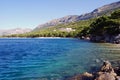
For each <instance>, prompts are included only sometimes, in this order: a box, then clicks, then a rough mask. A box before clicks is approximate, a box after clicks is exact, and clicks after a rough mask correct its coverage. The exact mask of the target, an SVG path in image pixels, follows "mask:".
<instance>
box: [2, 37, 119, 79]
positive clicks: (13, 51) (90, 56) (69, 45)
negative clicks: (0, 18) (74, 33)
mask: <svg viewBox="0 0 120 80" xmlns="http://www.w3.org/2000/svg"><path fill="white" fill-rule="evenodd" d="M119 59H120V45H115V44H108V43H91V42H89V41H83V40H79V39H72V38H71V39H69V38H61V39H47V38H46V39H39V38H34V39H30V38H29V39H0V80H62V79H63V78H65V77H69V76H72V75H75V74H78V73H82V72H85V71H90V70H91V68H93V67H95V66H98V65H100V63H101V62H102V60H110V61H113V60H119Z"/></svg>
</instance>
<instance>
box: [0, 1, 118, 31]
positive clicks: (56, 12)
mask: <svg viewBox="0 0 120 80" xmlns="http://www.w3.org/2000/svg"><path fill="white" fill-rule="evenodd" d="M116 1H119V0H0V29H11V28H18V27H19V28H35V27H36V26H38V25H39V24H43V23H45V22H47V21H50V20H52V19H56V18H60V17H63V16H66V15H80V14H83V13H87V12H91V11H93V10H94V9H96V8H98V7H101V6H103V5H105V4H109V3H112V2H116Z"/></svg>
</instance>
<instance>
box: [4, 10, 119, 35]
mask: <svg viewBox="0 0 120 80" xmlns="http://www.w3.org/2000/svg"><path fill="white" fill-rule="evenodd" d="M61 28H72V29H74V30H75V31H70V32H67V31H61V30H60V29H61ZM119 33H120V10H117V11H115V12H113V13H112V14H111V15H110V16H105V15H104V16H102V17H98V18H94V19H89V20H82V21H79V22H72V23H67V24H60V25H57V26H53V27H49V28H45V29H40V30H35V31H34V30H33V31H32V32H29V33H25V34H14V35H8V36H5V37H82V36H84V37H88V36H90V35H93V34H94V35H104V34H111V35H116V34H119Z"/></svg>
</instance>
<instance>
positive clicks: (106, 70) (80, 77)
mask: <svg viewBox="0 0 120 80" xmlns="http://www.w3.org/2000/svg"><path fill="white" fill-rule="evenodd" d="M65 80H120V66H119V67H115V68H113V67H112V65H111V63H110V62H109V61H104V62H103V65H102V66H101V68H100V69H99V70H98V71H97V72H93V73H88V72H85V73H83V74H77V75H75V76H73V77H70V78H67V79H65Z"/></svg>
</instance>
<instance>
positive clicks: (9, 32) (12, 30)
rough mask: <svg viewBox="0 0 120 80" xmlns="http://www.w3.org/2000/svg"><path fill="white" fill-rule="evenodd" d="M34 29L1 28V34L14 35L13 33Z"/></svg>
mask: <svg viewBox="0 0 120 80" xmlns="http://www.w3.org/2000/svg"><path fill="white" fill-rule="evenodd" d="M30 31H32V29H29V28H25V29H22V28H15V29H7V30H0V35H12V34H23V33H27V32H30Z"/></svg>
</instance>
